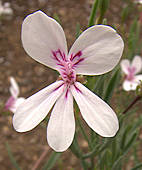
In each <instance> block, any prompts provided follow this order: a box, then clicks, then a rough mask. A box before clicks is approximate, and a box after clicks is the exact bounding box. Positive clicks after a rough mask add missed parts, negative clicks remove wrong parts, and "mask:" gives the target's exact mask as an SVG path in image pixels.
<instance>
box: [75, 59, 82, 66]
mask: <svg viewBox="0 0 142 170" xmlns="http://www.w3.org/2000/svg"><path fill="white" fill-rule="evenodd" d="M83 60H84V58H80V59H79V60H78V61H77V62H76V63H74V66H75V65H77V64H79V63H80V62H81V61H83Z"/></svg>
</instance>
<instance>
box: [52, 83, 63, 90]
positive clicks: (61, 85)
mask: <svg viewBox="0 0 142 170" xmlns="http://www.w3.org/2000/svg"><path fill="white" fill-rule="evenodd" d="M62 85H64V83H62V84H61V85H60V86H59V87H56V88H55V89H54V90H53V91H52V92H54V91H56V90H58V89H59V88H60V87H61V86H62Z"/></svg>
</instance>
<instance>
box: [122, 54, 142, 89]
mask: <svg viewBox="0 0 142 170" xmlns="http://www.w3.org/2000/svg"><path fill="white" fill-rule="evenodd" d="M120 65H121V69H122V71H123V72H124V74H125V75H126V76H125V80H124V82H123V89H124V90H126V91H130V90H136V88H137V85H138V84H139V83H140V81H141V80H142V75H136V74H137V73H138V72H140V71H141V69H142V59H141V57H140V56H135V57H134V59H133V61H132V63H130V61H129V60H127V59H124V60H122V61H121V63H120Z"/></svg>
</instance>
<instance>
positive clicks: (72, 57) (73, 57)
mask: <svg viewBox="0 0 142 170" xmlns="http://www.w3.org/2000/svg"><path fill="white" fill-rule="evenodd" d="M81 55H82V52H81V51H79V52H78V53H76V54H75V55H74V56H73V54H71V58H70V60H71V61H73V60H74V59H75V58H76V57H78V58H79V57H80V56H81Z"/></svg>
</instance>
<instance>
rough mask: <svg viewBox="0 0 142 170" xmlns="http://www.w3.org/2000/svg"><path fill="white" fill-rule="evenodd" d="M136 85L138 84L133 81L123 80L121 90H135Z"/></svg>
mask: <svg viewBox="0 0 142 170" xmlns="http://www.w3.org/2000/svg"><path fill="white" fill-rule="evenodd" d="M138 84H139V83H138V81H134V80H133V81H128V80H125V81H124V82H123V85H122V87H123V89H124V90H125V91H130V90H136V88H137V85H138Z"/></svg>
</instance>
